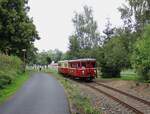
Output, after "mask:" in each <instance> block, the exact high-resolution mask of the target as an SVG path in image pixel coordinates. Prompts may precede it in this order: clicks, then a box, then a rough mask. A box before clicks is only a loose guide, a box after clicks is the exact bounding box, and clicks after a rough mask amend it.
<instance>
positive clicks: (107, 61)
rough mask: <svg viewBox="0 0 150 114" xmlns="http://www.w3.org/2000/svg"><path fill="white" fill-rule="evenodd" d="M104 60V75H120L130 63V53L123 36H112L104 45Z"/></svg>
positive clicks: (106, 76)
mask: <svg viewBox="0 0 150 114" xmlns="http://www.w3.org/2000/svg"><path fill="white" fill-rule="evenodd" d="M103 51H104V52H103V53H104V55H103V62H101V63H102V64H101V66H100V67H101V72H102V77H104V78H110V77H120V72H121V70H122V69H123V68H125V67H127V66H128V65H129V57H128V56H129V55H128V51H127V49H126V47H125V44H124V42H123V39H122V38H121V37H117V36H116V37H112V38H111V39H110V40H109V41H108V42H107V43H106V44H105V45H104V50H103Z"/></svg>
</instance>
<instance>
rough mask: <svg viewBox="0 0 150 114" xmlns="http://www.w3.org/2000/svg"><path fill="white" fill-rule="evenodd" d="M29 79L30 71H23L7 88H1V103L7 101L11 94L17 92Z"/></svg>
mask: <svg viewBox="0 0 150 114" xmlns="http://www.w3.org/2000/svg"><path fill="white" fill-rule="evenodd" d="M28 79H29V73H28V72H26V73H23V74H20V75H18V76H17V77H16V79H15V80H14V81H13V82H12V83H11V84H9V85H7V86H6V87H5V88H3V89H0V104H1V103H3V102H5V101H6V100H7V99H8V98H9V97H10V96H11V95H13V94H14V93H16V91H17V90H18V89H20V88H21V87H22V85H23V84H24V83H25V82H26V81H27V80H28Z"/></svg>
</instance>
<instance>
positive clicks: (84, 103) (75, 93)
mask: <svg viewBox="0 0 150 114" xmlns="http://www.w3.org/2000/svg"><path fill="white" fill-rule="evenodd" d="M49 72H50V73H51V74H53V75H54V76H55V77H56V78H57V79H58V80H59V82H60V83H61V84H62V85H63V87H64V88H65V90H66V92H67V95H68V99H69V103H70V108H71V113H72V114H101V112H100V110H97V109H95V108H94V107H93V106H92V104H91V102H90V99H89V98H88V97H87V96H85V95H83V94H81V93H82V92H81V90H80V89H79V88H78V86H77V85H76V84H74V83H72V82H71V81H70V80H68V79H66V78H64V77H63V76H62V75H60V74H58V73H57V71H56V70H53V69H50V70H49Z"/></svg>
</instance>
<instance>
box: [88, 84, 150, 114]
mask: <svg viewBox="0 0 150 114" xmlns="http://www.w3.org/2000/svg"><path fill="white" fill-rule="evenodd" d="M91 85H92V86H94V87H95V88H97V89H100V90H103V91H104V92H106V93H108V94H110V95H112V96H115V97H116V98H118V99H119V100H121V101H123V102H125V103H126V104H129V105H130V106H132V107H134V108H136V109H138V110H139V111H141V112H143V113H144V114H150V106H149V105H146V104H144V103H142V102H140V101H137V100H136V99H133V98H131V97H129V96H126V95H123V94H121V93H118V92H116V91H114V90H111V89H108V88H106V87H103V86H100V85H98V84H96V83H91Z"/></svg>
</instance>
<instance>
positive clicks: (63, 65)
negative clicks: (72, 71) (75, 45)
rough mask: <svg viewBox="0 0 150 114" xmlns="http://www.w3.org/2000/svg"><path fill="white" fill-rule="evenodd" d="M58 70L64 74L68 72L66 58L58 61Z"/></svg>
mask: <svg viewBox="0 0 150 114" xmlns="http://www.w3.org/2000/svg"><path fill="white" fill-rule="evenodd" d="M58 72H59V73H61V74H64V75H67V74H68V60H65V61H59V62H58Z"/></svg>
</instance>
